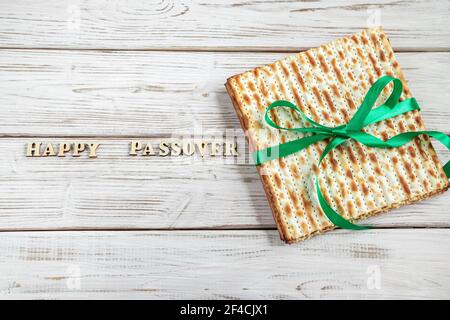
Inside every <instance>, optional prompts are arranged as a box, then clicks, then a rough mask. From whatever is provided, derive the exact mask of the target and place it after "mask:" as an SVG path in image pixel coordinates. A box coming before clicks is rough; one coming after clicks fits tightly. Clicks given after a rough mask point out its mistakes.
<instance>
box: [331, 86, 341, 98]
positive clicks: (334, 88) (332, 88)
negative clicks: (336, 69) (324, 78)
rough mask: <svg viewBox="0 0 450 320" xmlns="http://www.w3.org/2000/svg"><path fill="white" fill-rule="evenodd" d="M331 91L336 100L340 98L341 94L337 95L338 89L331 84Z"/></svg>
mask: <svg viewBox="0 0 450 320" xmlns="http://www.w3.org/2000/svg"><path fill="white" fill-rule="evenodd" d="M330 88H331V90H332V91H333V95H334V96H335V97H337V98H340V97H341V94H340V93H339V89H338V87H337V86H336V85H335V84H334V83H333V84H331V85H330Z"/></svg>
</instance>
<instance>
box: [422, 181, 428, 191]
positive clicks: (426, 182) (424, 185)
mask: <svg viewBox="0 0 450 320" xmlns="http://www.w3.org/2000/svg"><path fill="white" fill-rule="evenodd" d="M422 185H423V187H424V188H425V190H426V191H427V192H428V191H429V190H430V183H429V182H428V180H427V179H423V180H422Z"/></svg>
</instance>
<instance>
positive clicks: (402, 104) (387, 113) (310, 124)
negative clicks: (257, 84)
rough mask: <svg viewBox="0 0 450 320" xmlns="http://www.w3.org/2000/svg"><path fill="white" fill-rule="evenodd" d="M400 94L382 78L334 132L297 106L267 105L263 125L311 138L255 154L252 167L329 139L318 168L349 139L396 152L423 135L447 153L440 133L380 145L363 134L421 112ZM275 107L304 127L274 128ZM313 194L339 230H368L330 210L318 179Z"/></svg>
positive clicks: (449, 140) (397, 85) (449, 143)
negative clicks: (372, 126) (289, 111)
mask: <svg viewBox="0 0 450 320" xmlns="http://www.w3.org/2000/svg"><path fill="white" fill-rule="evenodd" d="M390 82H393V84H394V86H393V89H392V92H391V94H390V95H389V97H388V98H387V100H386V101H385V102H384V103H383V104H382V105H380V106H378V107H377V108H375V109H372V108H373V106H374V105H375V103H376V101H377V99H378V98H379V96H380V94H381V92H382V91H383V90H384V88H385V87H386V86H387V85H388V84H389V83H390ZM402 90H403V84H402V82H401V81H400V80H399V79H397V78H393V77H390V76H382V77H381V78H379V79H378V80H377V81H376V82H375V83H374V84H373V85H372V87H370V89H369V91H368V92H367V94H366V96H365V97H364V100H363V102H362V104H361V106H360V107H359V108H358V110H357V111H356V113H355V114H354V115H353V117H352V118H351V119H350V121H349V122H348V123H347V124H345V125H339V126H337V127H334V128H330V127H327V126H325V125H322V124H320V123H317V122H315V121H313V120H312V119H310V118H308V117H307V116H306V115H305V114H304V113H303V112H302V111H301V110H300V109H299V108H297V106H295V105H294V104H293V103H291V102H289V101H286V100H277V101H275V102H273V103H272V104H270V105H269V107H267V109H266V113H265V116H264V118H265V121H266V123H267V124H268V125H269V126H271V127H273V128H275V129H279V130H287V131H294V132H299V133H305V134H310V135H307V136H305V137H302V138H300V139H296V140H293V141H289V142H286V143H282V144H279V145H277V146H272V147H268V148H266V149H262V150H257V151H255V152H254V154H253V158H254V161H255V164H256V165H260V164H262V163H264V162H267V161H271V160H274V159H278V158H282V157H286V156H288V155H290V154H293V153H296V152H299V151H301V150H303V149H305V148H307V147H308V146H310V145H312V144H314V143H316V142H318V141H321V140H324V139H328V138H331V140H330V141H329V142H328V144H327V145H326V147H325V149H324V150H323V152H322V154H321V156H320V159H319V163H318V167H319V168H320V164H321V162H322V160H323V159H324V158H325V157H326V155H327V154H328V153H330V152H331V151H332V150H333V149H334V148H336V147H337V146H339V145H341V144H343V143H344V142H345V141H347V140H349V139H354V140H356V141H358V142H360V143H362V144H364V145H365V146H368V147H374V148H398V147H401V146H403V145H404V144H406V143H408V142H410V141H411V140H412V139H414V138H415V137H417V136H419V135H422V134H425V135H428V136H430V137H433V138H435V139H437V140H438V141H439V142H441V143H442V144H443V145H444V146H446V147H447V149H449V150H450V137H449V136H447V135H446V134H444V133H442V132H439V131H411V132H404V133H400V134H398V135H396V136H394V137H392V138H390V139H388V140H386V141H383V140H381V139H379V138H377V137H375V136H373V135H371V134H368V133H366V132H364V131H362V129H363V128H364V127H366V126H368V125H370V124H373V123H377V122H380V121H383V120H386V119H389V118H393V117H395V116H397V115H400V114H403V113H406V112H409V111H413V110H420V107H419V105H418V103H417V101H416V100H415V99H414V98H409V99H406V100H403V101H400V96H401V94H402ZM278 107H284V108H289V109H292V110H293V111H295V112H296V113H297V114H298V115H299V116H300V118H302V119H303V120H304V121H305V126H303V127H298V128H284V127H281V126H279V125H277V124H276V123H275V122H274V121H272V119H271V118H270V111H271V110H272V109H274V108H278ZM443 169H444V172H445V174H446V175H447V177H450V161H448V162H447V163H446V164H445V165H444V166H443ZM316 192H317V196H318V200H319V204H320V207H321V208H322V210H323V211H324V213H325V215H326V216H327V217H328V219H329V220H330V221H331V222H332V223H334V224H335V225H336V226H339V227H341V228H344V229H353V230H361V229H367V228H369V227H367V226H358V225H355V224H353V223H351V222H350V221H348V220H347V219H345V218H343V217H342V216H341V215H340V214H339V213H337V212H336V211H334V209H333V208H331V206H330V205H329V204H328V202H327V201H326V200H325V198H324V196H323V194H322V192H321V190H320V186H319V180H318V179H316Z"/></svg>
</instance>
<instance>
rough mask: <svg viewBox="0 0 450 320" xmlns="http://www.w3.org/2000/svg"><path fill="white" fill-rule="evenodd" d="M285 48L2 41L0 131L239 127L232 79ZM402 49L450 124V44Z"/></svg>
mask: <svg viewBox="0 0 450 320" xmlns="http://www.w3.org/2000/svg"><path fill="white" fill-rule="evenodd" d="M394 45H395V43H394ZM286 54H287V53H229V52H228V53H215V52H206V53H205V52H136V51H134V52H117V51H116V52H91V51H89V52H85V51H47V50H42V51H41V50H39V51H34V50H1V51H0V61H1V64H0V81H1V83H2V85H1V86H0V95H1V97H2V108H1V115H2V118H1V124H2V125H1V127H0V134H3V135H14V136H17V135H32V136H35V135H36V134H40V135H44V136H49V135H50V136H53V135H57V136H61V135H77V136H99V135H102V136H105V135H106V136H123V135H129V136H133V135H139V136H143V135H144V136H158V135H166V136H167V135H170V134H172V133H173V132H186V133H192V132H194V131H196V132H199V131H216V132H217V131H218V132H219V133H222V132H223V131H224V130H225V129H227V128H236V129H240V125H239V122H238V120H237V117H236V115H235V113H234V110H233V107H232V105H231V103H230V99H229V97H228V94H227V93H226V91H225V87H224V85H223V84H224V82H225V80H226V79H227V78H228V77H229V76H230V75H234V74H237V73H240V72H244V71H245V70H247V69H250V68H253V67H255V66H258V65H264V64H267V63H270V62H272V61H275V60H278V59H280V58H282V57H283V56H285V55H286ZM397 56H398V60H399V63H400V65H401V67H402V68H403V69H404V72H405V75H406V77H407V79H408V81H409V83H410V86H411V90H412V92H413V94H414V95H415V96H416V97H417V99H418V101H419V103H420V105H421V107H422V109H423V116H424V120H425V121H426V124H427V127H428V128H430V129H431V128H433V129H436V130H441V131H446V132H450V129H449V128H450V120H449V119H450V108H448V106H447V105H445V103H443V102H444V101H450V91H449V90H448V88H449V87H450V78H449V77H448V74H450V52H438V53H436V52H432V53H428V52H426V53H399V54H397ZM424 61H426V63H423V62H424Z"/></svg>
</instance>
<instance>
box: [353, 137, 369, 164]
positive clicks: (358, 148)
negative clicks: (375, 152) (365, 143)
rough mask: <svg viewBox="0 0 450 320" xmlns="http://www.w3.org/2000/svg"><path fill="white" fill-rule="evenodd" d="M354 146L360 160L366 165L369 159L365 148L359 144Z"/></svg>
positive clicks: (356, 143)
mask: <svg viewBox="0 0 450 320" xmlns="http://www.w3.org/2000/svg"><path fill="white" fill-rule="evenodd" d="M354 146H355V148H356V152H357V153H358V155H359V158H360V159H361V162H362V163H366V161H367V159H366V154H365V153H364V150H363V148H362V147H361V144H360V143H358V142H355V143H354Z"/></svg>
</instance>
